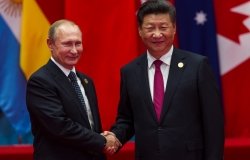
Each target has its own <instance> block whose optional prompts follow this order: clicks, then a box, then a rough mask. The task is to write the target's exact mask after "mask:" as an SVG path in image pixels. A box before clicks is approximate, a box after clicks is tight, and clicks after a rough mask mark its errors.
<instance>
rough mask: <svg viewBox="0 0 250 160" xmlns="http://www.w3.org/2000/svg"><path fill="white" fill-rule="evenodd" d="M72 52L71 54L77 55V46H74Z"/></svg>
mask: <svg viewBox="0 0 250 160" xmlns="http://www.w3.org/2000/svg"><path fill="white" fill-rule="evenodd" d="M70 52H71V53H74V54H76V53H77V49H76V46H75V45H72V47H71V50H70Z"/></svg>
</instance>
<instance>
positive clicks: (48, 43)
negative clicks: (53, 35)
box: [47, 38, 53, 51]
mask: <svg viewBox="0 0 250 160" xmlns="http://www.w3.org/2000/svg"><path fill="white" fill-rule="evenodd" d="M52 43H53V42H52V40H51V39H49V38H48V39H47V46H48V48H49V49H50V51H52V50H53V48H52Z"/></svg>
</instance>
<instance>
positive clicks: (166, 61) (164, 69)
mask: <svg viewBox="0 0 250 160" xmlns="http://www.w3.org/2000/svg"><path fill="white" fill-rule="evenodd" d="M173 49H174V47H173V46H172V47H171V48H170V50H169V51H168V52H167V53H166V54H164V55H163V56H162V57H161V58H160V59H159V60H161V61H162V62H163V63H162V65H161V73H162V76H163V82H164V92H165V91H166V86H167V80H168V74H169V68H170V62H171V58H172V54H173ZM147 59H148V79H149V88H150V93H151V98H152V101H153V97H154V74H155V66H154V61H155V60H156V59H155V58H154V57H153V56H152V55H151V54H150V53H149V51H147Z"/></svg>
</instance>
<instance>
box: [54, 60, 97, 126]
mask: <svg viewBox="0 0 250 160" xmlns="http://www.w3.org/2000/svg"><path fill="white" fill-rule="evenodd" d="M51 60H52V61H53V62H54V63H55V64H56V65H57V66H58V67H59V68H60V69H61V70H62V71H63V73H64V74H65V75H66V76H67V77H68V75H69V73H70V71H73V72H74V73H75V74H76V70H75V67H73V69H72V70H69V69H67V68H65V67H63V66H62V65H61V64H59V63H58V62H56V61H55V60H54V59H53V57H51ZM76 77H77V74H76ZM77 83H78V85H79V86H80V89H81V92H82V95H83V98H84V102H85V105H86V110H87V115H88V120H89V123H90V126H91V128H92V129H93V127H94V120H93V116H92V112H91V109H90V105H89V100H88V98H87V96H86V93H85V90H84V87H83V85H82V83H81V80H80V78H78V77H77Z"/></svg>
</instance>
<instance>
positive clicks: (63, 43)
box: [47, 23, 83, 69]
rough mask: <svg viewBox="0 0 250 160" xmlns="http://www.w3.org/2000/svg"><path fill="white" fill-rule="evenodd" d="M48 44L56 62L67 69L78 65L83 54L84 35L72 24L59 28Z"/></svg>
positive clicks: (62, 25) (65, 24)
mask: <svg viewBox="0 0 250 160" xmlns="http://www.w3.org/2000/svg"><path fill="white" fill-rule="evenodd" d="M47 44H48V47H49V48H50V50H51V53H52V57H53V58H54V59H55V61H56V62H58V63H59V64H61V65H62V66H63V67H65V68H67V69H72V68H73V66H75V65H76V64H77V62H78V61H79V59H80V57H81V54H82V52H83V46H82V33H81V31H80V29H79V27H78V26H77V25H73V24H70V23H64V24H61V25H60V26H58V28H57V29H56V31H55V35H54V38H53V39H52V38H50V39H48V40H47Z"/></svg>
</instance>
